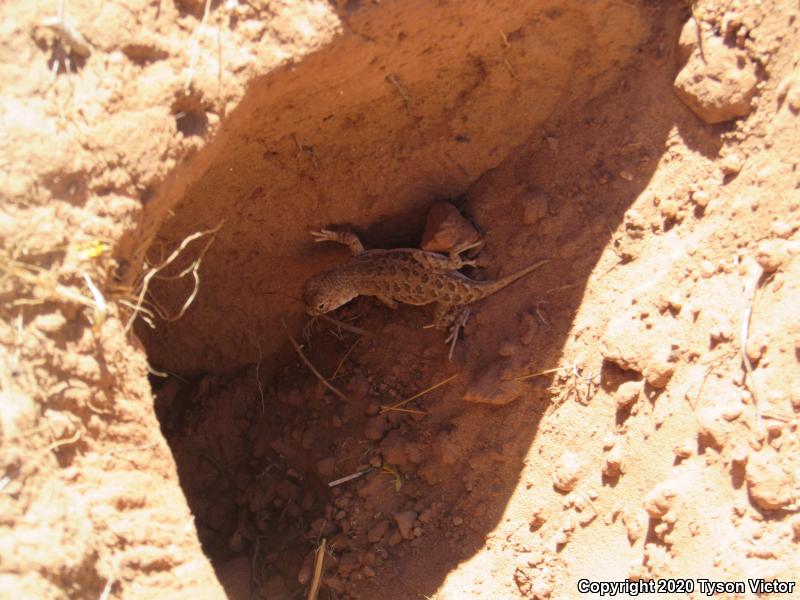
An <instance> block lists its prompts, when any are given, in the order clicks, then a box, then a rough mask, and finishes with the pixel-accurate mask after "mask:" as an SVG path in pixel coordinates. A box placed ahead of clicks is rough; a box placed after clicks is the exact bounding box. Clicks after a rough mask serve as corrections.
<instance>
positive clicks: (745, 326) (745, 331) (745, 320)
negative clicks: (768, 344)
mask: <svg viewBox="0 0 800 600" xmlns="http://www.w3.org/2000/svg"><path fill="white" fill-rule="evenodd" d="M762 275H763V271H762V270H761V267H760V266H758V267H756V272H755V275H754V276H753V281H752V282H751V283H750V286H749V292H750V301H749V302H748V303H747V308H745V311H744V314H743V315H742V335H741V345H742V362H743V363H744V370H745V371H746V372H747V376H746V377H745V384H746V385H747V386H748V388H749V389H750V393H751V394H753V404H754V406H755V409H756V419H760V418H761V415H760V414H759V408H758V407H759V404H760V403H759V401H758V390H757V389H756V382H755V379H753V365H752V364H751V363H750V357H749V356H747V337H748V335H749V332H750V316H751V315H752V314H753V306H755V303H756V292H757V291H758V282H759V281H760V280H761V276H762ZM748 380H749V383H748Z"/></svg>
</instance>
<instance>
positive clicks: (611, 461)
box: [603, 444, 622, 477]
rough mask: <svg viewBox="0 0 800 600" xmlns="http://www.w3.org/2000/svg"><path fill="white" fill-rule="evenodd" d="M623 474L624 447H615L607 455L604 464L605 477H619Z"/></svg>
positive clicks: (617, 445) (618, 445)
mask: <svg viewBox="0 0 800 600" xmlns="http://www.w3.org/2000/svg"><path fill="white" fill-rule="evenodd" d="M621 473H622V446H621V445H620V444H616V445H614V446H613V447H612V448H611V449H610V450H609V451H608V454H606V458H605V462H604V463H603V475H605V476H606V477H618V476H619V475H620V474H621Z"/></svg>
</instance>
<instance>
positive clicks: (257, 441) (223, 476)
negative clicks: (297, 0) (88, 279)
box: [138, 1, 681, 598]
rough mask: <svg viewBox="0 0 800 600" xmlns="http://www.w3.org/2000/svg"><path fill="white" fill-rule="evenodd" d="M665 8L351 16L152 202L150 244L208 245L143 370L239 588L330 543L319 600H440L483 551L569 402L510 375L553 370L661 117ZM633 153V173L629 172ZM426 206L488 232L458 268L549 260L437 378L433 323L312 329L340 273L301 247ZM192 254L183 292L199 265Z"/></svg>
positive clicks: (215, 546)
mask: <svg viewBox="0 0 800 600" xmlns="http://www.w3.org/2000/svg"><path fill="white" fill-rule="evenodd" d="M678 12H679V10H678V7H674V6H673V7H659V8H653V7H651V6H647V5H646V3H641V4H637V3H619V2H612V1H609V2H597V3H583V2H567V3H564V2H539V3H533V4H530V5H526V6H525V7H520V6H518V5H517V3H512V2H495V3H489V4H481V5H472V4H470V5H463V3H453V4H442V5H437V6H417V5H411V4H401V3H398V4H390V5H383V6H380V7H375V8H363V9H359V10H356V11H355V12H353V13H352V14H350V15H349V16H348V20H347V23H346V25H347V26H346V28H345V33H343V34H342V35H341V36H340V37H339V38H337V39H336V40H334V42H333V43H332V44H331V45H330V46H329V47H327V48H325V49H323V50H321V51H320V52H318V53H316V54H314V55H312V56H310V57H308V58H307V59H305V60H304V61H303V62H302V63H300V64H296V65H290V66H287V67H285V68H283V69H281V70H279V71H278V72H274V73H272V74H271V75H269V76H267V77H266V78H264V79H262V80H259V81H256V82H253V84H252V86H251V88H250V90H249V92H248V94H247V96H246V97H245V99H244V100H243V102H242V103H241V104H240V106H239V107H238V108H237V109H236V111H235V112H234V113H233V114H232V115H230V116H229V117H228V120H227V121H226V123H225V125H224V126H223V128H222V130H221V132H220V133H219V134H218V136H217V138H216V139H215V140H213V141H212V142H210V143H209V145H208V146H207V147H206V148H205V149H204V150H202V151H201V153H200V156H199V157H197V159H196V160H195V162H194V163H193V164H194V166H192V167H191V168H189V169H188V170H187V171H186V172H185V173H184V174H183V177H185V179H186V181H187V183H186V185H185V186H184V187H183V188H181V189H182V192H181V193H180V194H179V196H178V197H175V196H174V195H173V196H171V197H167V195H166V194H162V195H161V196H159V195H158V194H157V195H156V198H155V199H154V200H153V201H152V203H151V205H150V206H149V207H148V210H150V211H151V212H150V216H151V218H155V219H156V220H158V221H159V222H160V228H159V230H158V233H157V235H156V236H155V238H154V240H153V242H152V244H151V251H152V252H158V253H161V255H163V253H164V252H166V251H171V250H172V249H174V248H176V247H178V245H179V244H180V243H181V241H182V240H184V239H186V238H187V236H190V235H191V234H193V233H195V232H198V231H204V230H211V229H214V228H216V227H218V226H221V227H220V229H219V231H218V232H217V233H216V234H215V237H214V242H213V244H212V245H211V246H210V247H209V249H208V251H207V252H206V253H205V254H204V255H203V262H202V267H201V269H200V271H199V276H200V288H199V293H198V294H197V296H196V298H194V300H193V303H192V305H191V307H190V308H189V310H187V311H186V313H185V314H184V315H183V317H182V318H181V319H179V320H176V321H174V322H169V323H159V324H158V327H157V328H156V329H152V330H151V329H149V328H147V327H145V326H144V325H141V326H140V327H139V329H138V333H139V336H140V337H141V339H142V340H143V342H144V344H145V346H146V348H147V352H148V356H149V358H150V362H151V365H152V366H153V368H154V369H155V370H156V371H158V372H160V373H161V374H162V375H166V377H164V376H158V377H155V376H154V377H153V386H154V390H155V395H156V410H157V413H158V416H159V419H160V421H161V425H162V430H163V432H164V435H165V436H166V438H167V439H168V441H169V443H170V446H171V448H172V450H173V453H174V455H175V459H176V462H177V464H178V469H179V474H180V478H181V485H182V487H183V489H184V491H185V493H186V496H187V499H188V501H189V504H190V506H191V508H192V510H193V512H194V514H195V517H196V524H197V529H198V534H199V536H200V539H201V542H202V544H203V548H204V550H205V552H206V553H207V555H208V556H209V557H210V558H211V560H212V562H213V564H214V566H215V568H216V569H217V573H218V575H219V577H220V579H221V581H222V582H223V584H224V585H225V588H226V591H227V592H228V594H229V596H230V597H232V598H249V597H268V598H294V597H305V595H304V594H305V593H306V591H305V590H306V589H307V587H308V584H309V581H310V579H311V578H312V571H313V559H314V556H315V550H316V548H318V547H319V544H320V543H321V541H322V540H323V539H324V540H325V541H326V548H327V555H326V561H325V572H324V574H323V577H322V582H323V585H322V592H321V597H323V598H345V597H361V598H370V597H384V598H411V597H419V596H418V595H419V594H426V595H429V596H431V595H433V594H434V593H435V592H436V590H437V589H438V587H439V585H440V584H441V582H442V580H443V578H444V577H445V576H446V575H447V573H448V572H450V571H451V570H452V569H453V568H454V567H455V566H456V565H457V564H458V563H459V562H460V561H461V560H463V559H465V558H468V557H470V556H472V555H473V554H475V552H476V551H478V550H479V549H480V548H481V547H482V546H483V544H484V542H485V536H486V534H487V533H488V532H490V531H491V530H492V528H493V527H494V525H495V524H496V523H497V520H498V519H499V517H500V515H501V513H502V510H503V507H504V506H505V503H506V501H507V499H508V497H509V496H510V494H511V493H512V492H513V490H514V487H515V484H516V482H517V476H518V473H519V469H520V465H521V461H522V460H523V459H524V457H525V454H526V451H527V449H528V447H529V446H530V442H531V439H532V438H533V436H534V435H535V433H536V429H537V425H538V422H539V420H540V418H541V416H542V414H543V412H544V411H545V410H546V408H547V406H548V403H549V402H550V401H551V400H552V395H553V386H557V385H558V381H557V380H553V379H551V378H534V379H531V380H524V381H521V380H519V376H520V375H521V374H525V373H533V372H536V371H537V370H541V369H545V368H547V366H548V365H550V364H553V363H554V362H557V359H558V356H559V352H560V349H561V346H562V344H563V341H564V339H565V338H566V336H568V335H569V334H570V331H571V328H572V319H573V316H574V314H575V310H576V307H577V306H578V305H579V304H580V301H581V294H582V289H583V286H584V284H585V281H586V279H587V277H588V276H589V274H590V273H591V271H592V268H593V266H594V264H595V261H596V259H597V257H598V256H599V254H600V252H601V251H602V250H603V248H604V247H605V246H606V244H608V243H609V231H610V230H611V229H613V228H614V227H616V225H617V224H618V222H619V220H620V218H621V215H622V214H623V212H624V210H625V208H626V207H627V206H628V205H629V204H630V202H631V201H632V200H633V199H634V198H635V197H636V196H637V193H638V191H639V190H640V189H641V186H642V185H644V182H646V181H647V178H648V177H647V174H648V173H649V172H651V171H652V170H653V169H654V168H655V165H656V163H657V160H658V158H659V156H660V154H661V152H662V148H663V142H664V139H665V137H666V135H667V132H668V130H669V128H670V127H671V126H672V121H671V119H670V117H669V116H668V115H659V114H650V111H649V110H648V104H649V103H648V99H649V98H653V97H657V96H658V95H660V94H665V93H670V89H671V87H670V86H671V81H672V78H673V75H674V70H675V66H674V61H673V59H672V48H673V46H674V40H675V39H676V37H677V30H678V27H679V23H680V16H681V15H679V14H677V13H678ZM631 157H634V158H635V161H634V162H635V163H636V164H637V168H638V169H639V170H640V173H638V174H637V177H636V179H635V181H631V178H629V177H627V176H626V175H625V174H624V173H622V174H620V171H621V167H620V165H622V164H626V165H629V164H631ZM636 182H640V183H638V184H637V183H636ZM173 189H174V188H173ZM436 200H451V201H452V202H453V203H454V204H455V205H456V206H457V207H458V208H459V209H460V210H461V212H462V213H463V214H464V215H465V216H466V217H467V218H469V219H470V220H471V221H472V222H473V223H474V225H475V226H476V227H477V229H478V230H479V231H480V232H481V233H482V235H483V238H484V240H485V242H486V246H485V250H484V251H483V253H482V255H481V257H480V264H481V265H482V266H481V268H479V269H478V270H476V271H475V272H473V275H474V276H476V277H484V278H493V277H496V276H499V275H503V274H507V273H509V272H511V271H513V270H515V269H517V268H519V267H521V266H525V265H526V264H531V263H533V262H536V261H537V260H540V259H543V258H548V259H550V260H551V262H550V264H549V265H548V266H547V268H544V269H542V271H541V273H539V274H537V275H536V277H533V278H530V279H528V280H525V281H521V282H519V283H518V284H516V285H515V286H514V287H513V288H509V289H508V290H506V291H504V292H503V293H502V294H498V295H497V296H494V297H492V298H488V299H486V300H485V301H483V302H482V303H481V305H480V306H479V307H478V309H477V310H476V314H475V315H474V317H473V318H472V320H471V321H470V323H469V325H468V327H467V328H466V331H465V339H464V340H462V341H461V342H460V344H459V348H458V352H457V353H456V357H455V358H454V360H453V361H448V360H447V348H446V346H445V345H444V344H443V343H442V336H441V333H440V332H438V331H435V330H429V329H423V325H425V324H427V323H428V322H429V321H430V311H426V310H425V309H419V308H413V307H407V308H399V309H398V310H396V311H391V310H389V309H388V308H386V307H383V306H382V305H380V304H378V303H377V302H374V301H372V300H370V299H361V300H358V301H355V302H353V303H351V304H350V305H348V306H347V307H345V308H343V309H341V310H340V311H338V312H337V313H336V314H335V316H336V318H337V319H339V320H341V321H344V322H347V323H350V324H351V325H355V326H356V327H358V328H360V329H363V330H365V331H367V332H369V334H370V335H366V336H365V335H361V334H359V333H355V332H354V331H352V330H349V329H346V328H341V327H337V326H335V325H331V324H330V323H327V322H320V323H318V324H317V325H316V327H315V328H313V329H311V331H310V335H309V336H308V337H307V338H302V336H301V329H302V328H303V325H304V324H305V323H306V317H305V316H304V315H303V307H302V303H301V300H300V290H301V287H302V283H303V282H304V281H305V279H306V278H307V277H308V276H310V275H311V274H313V273H315V272H317V271H319V270H321V269H323V268H327V267H329V266H332V265H333V264H336V263H337V262H341V261H343V260H345V259H346V252H345V251H344V250H342V249H338V248H336V247H332V246H323V245H315V244H313V243H312V241H311V238H310V237H309V236H308V233H307V232H308V230H310V229H316V228H320V227H324V226H329V225H333V224H336V225H345V226H348V227H350V228H352V229H354V230H355V231H356V232H357V233H359V234H361V236H362V239H363V241H364V242H365V243H366V244H367V245H368V246H371V247H393V246H398V245H415V244H416V243H418V241H419V235H420V233H421V231H422V228H423V224H424V219H425V214H426V212H427V210H428V208H429V207H430V206H431V204H432V203H433V202H434V201H436ZM188 250H189V251H187V253H186V256H185V257H182V258H181V260H179V261H177V262H176V264H175V265H174V268H175V272H176V273H178V272H180V271H181V270H182V269H185V268H186V267H187V266H189V265H190V264H191V262H192V260H193V259H194V258H196V255H195V256H193V255H192V254H191V251H190V250H191V247H189V248H188ZM191 291H192V283H191V281H187V280H164V281H161V282H154V285H153V287H152V290H151V292H152V294H153V297H154V298H157V300H158V302H159V304H160V305H161V306H164V307H165V308H172V309H174V310H173V311H171V313H172V314H175V313H177V312H179V311H180V308H181V306H182V305H183V304H184V302H185V301H186V298H187V297H188V296H189V295H190V294H191ZM283 323H285V324H286V328H287V330H288V333H287V331H286V330H284V328H283ZM289 334H291V335H293V336H294V337H295V338H296V339H297V340H299V341H302V343H303V347H304V351H305V352H306V354H307V356H308V358H309V359H310V360H311V362H312V363H313V364H314V365H315V367H316V368H317V369H318V370H319V371H320V372H321V373H322V374H324V375H325V376H326V377H327V378H328V379H329V380H330V381H331V382H332V383H334V384H335V385H336V386H337V387H338V388H339V389H340V390H342V391H343V392H344V394H345V395H346V400H345V399H341V398H339V397H337V396H336V395H335V394H333V393H331V392H330V391H329V390H327V389H326V388H325V387H324V386H323V385H322V384H321V383H320V382H319V381H318V380H317V379H316V378H315V377H314V376H312V375H311V374H310V372H309V370H308V369H307V368H306V366H305V365H303V364H302V363H301V362H300V361H299V360H298V357H297V355H296V354H295V353H294V350H293V349H292V347H291V346H290V344H289V342H288V335H289ZM437 384H441V385H439V387H436V388H435V389H433V390H431V391H429V392H427V393H425V394H423V395H421V396H419V397H418V398H417V399H415V400H413V401H411V402H409V403H407V404H404V405H403V408H404V410H402V411H401V410H390V411H385V412H382V407H386V406H387V405H392V404H394V403H397V402H400V401H402V400H406V399H408V398H410V397H412V396H414V395H415V394H418V393H420V392H423V391H424V390H428V389H429V388H431V387H433V386H436V385H437ZM353 474H361V475H360V476H358V477H356V478H354V479H352V480H351V481H348V482H346V483H343V484H341V485H337V486H335V487H329V485H328V484H329V483H330V482H331V481H332V480H336V479H338V478H342V477H346V476H348V475H353Z"/></svg>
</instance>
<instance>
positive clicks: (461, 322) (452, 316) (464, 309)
mask: <svg viewBox="0 0 800 600" xmlns="http://www.w3.org/2000/svg"><path fill="white" fill-rule="evenodd" d="M469 314H470V309H469V306H450V305H447V304H439V305H437V307H436V313H435V315H434V322H433V326H434V327H436V329H446V330H448V331H449V333H448V335H447V337H446V338H445V340H444V343H445V344H450V352H449V353H448V354H447V360H452V358H453V350H455V347H456V342H457V341H458V334H459V333H460V332H461V328H462V327H464V326H465V325H466V324H467V320H468V319H469Z"/></svg>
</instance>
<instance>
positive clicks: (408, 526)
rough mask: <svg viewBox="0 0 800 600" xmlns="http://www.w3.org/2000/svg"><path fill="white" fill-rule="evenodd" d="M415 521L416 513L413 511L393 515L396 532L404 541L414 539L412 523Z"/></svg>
mask: <svg viewBox="0 0 800 600" xmlns="http://www.w3.org/2000/svg"><path fill="white" fill-rule="evenodd" d="M416 520H417V513H416V512H414V511H413V510H404V511H402V512H399V513H395V514H394V522H395V523H397V530H398V531H399V532H400V535H401V536H403V539H404V540H410V539H413V537H414V522H415V521H416Z"/></svg>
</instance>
